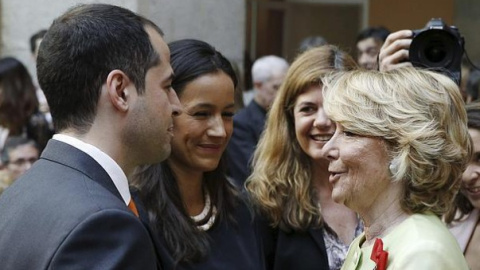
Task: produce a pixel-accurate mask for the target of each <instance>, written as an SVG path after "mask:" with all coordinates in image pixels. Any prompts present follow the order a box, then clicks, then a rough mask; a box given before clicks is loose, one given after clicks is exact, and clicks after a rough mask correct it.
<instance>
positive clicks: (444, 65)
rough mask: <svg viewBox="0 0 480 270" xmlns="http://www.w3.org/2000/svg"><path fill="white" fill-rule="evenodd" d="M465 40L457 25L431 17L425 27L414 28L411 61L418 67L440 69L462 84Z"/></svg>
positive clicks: (410, 52) (410, 51)
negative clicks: (461, 72) (447, 23)
mask: <svg viewBox="0 0 480 270" xmlns="http://www.w3.org/2000/svg"><path fill="white" fill-rule="evenodd" d="M464 44H465V41H464V39H463V37H462V36H461V35H460V32H459V31H458V29H457V28H456V27H455V26H448V25H446V24H445V23H444V22H443V20H442V19H431V20H430V21H429V22H428V23H427V25H426V26H425V28H423V29H419V30H413V39H412V43H411V44H410V50H409V54H410V62H411V63H412V64H413V65H414V66H416V67H423V68H428V69H432V70H435V71H439V72H441V73H443V74H445V75H447V76H449V77H450V78H451V79H452V80H454V81H455V82H456V83H457V84H458V85H460V77H461V74H460V68H461V63H462V56H463V51H464Z"/></svg>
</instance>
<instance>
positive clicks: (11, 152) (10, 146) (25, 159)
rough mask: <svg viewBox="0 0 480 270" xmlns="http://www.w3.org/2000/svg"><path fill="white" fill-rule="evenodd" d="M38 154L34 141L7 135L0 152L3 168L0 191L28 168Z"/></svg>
mask: <svg viewBox="0 0 480 270" xmlns="http://www.w3.org/2000/svg"><path fill="white" fill-rule="evenodd" d="M39 155H40V151H39V149H38V145H37V144H36V143H35V141H33V140H31V139H28V138H25V137H21V136H13V137H9V138H8V139H7V140H6V142H5V146H4V148H3V150H2V153H1V159H2V165H3V170H2V173H1V174H0V175H1V176H0V181H1V183H0V193H1V190H3V189H5V188H7V187H8V186H10V185H11V184H12V183H13V182H14V181H15V180H16V179H17V178H18V177H20V176H21V175H22V174H24V173H25V172H26V171H27V170H28V169H30V167H31V166H32V164H33V163H34V162H35V161H37V159H38V157H39Z"/></svg>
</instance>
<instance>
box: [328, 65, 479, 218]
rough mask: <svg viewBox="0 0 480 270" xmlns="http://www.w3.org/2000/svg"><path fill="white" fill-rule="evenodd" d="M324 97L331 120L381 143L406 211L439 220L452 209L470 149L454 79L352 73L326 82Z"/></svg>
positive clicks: (409, 71) (406, 72) (408, 71)
mask: <svg viewBox="0 0 480 270" xmlns="http://www.w3.org/2000/svg"><path fill="white" fill-rule="evenodd" d="M323 94H324V108H325V111H326V112H327V115H328V116H329V117H330V118H331V119H332V120H333V121H335V122H337V123H339V124H341V125H342V126H344V127H345V128H346V129H348V130H350V131H352V132H354V133H356V134H359V135H365V136H375V137H382V138H384V139H385V141H386V142H387V145H388V148H389V150H390V155H391V163H390V164H391V166H390V168H391V172H392V181H402V182H403V186H404V188H403V196H402V200H401V206H402V208H403V209H404V210H405V211H407V212H409V213H422V212H425V211H431V212H433V213H435V214H436V215H438V216H441V215H442V214H444V213H445V212H446V211H447V210H448V209H449V208H450V207H451V206H452V205H453V199H454V197H455V195H456V194H457V192H458V189H459V186H460V179H461V176H462V172H463V171H464V170H465V168H466V165H467V163H468V161H469V160H470V157H471V155H472V144H471V141H470V138H469V134H468V128H467V115H466V112H465V108H464V102H463V99H462V96H461V94H460V90H459V88H458V86H457V85H456V84H455V83H454V82H453V81H452V80H450V79H449V78H448V77H446V76H444V75H441V74H439V73H436V72H432V71H428V70H419V69H415V68H401V69H396V70H392V71H387V72H378V71H353V72H349V73H343V74H337V75H334V76H331V77H330V78H328V79H327V82H325V90H324V92H323Z"/></svg>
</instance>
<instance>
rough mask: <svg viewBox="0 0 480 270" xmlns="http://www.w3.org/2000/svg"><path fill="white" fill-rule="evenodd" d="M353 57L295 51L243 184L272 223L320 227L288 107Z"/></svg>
mask: <svg viewBox="0 0 480 270" xmlns="http://www.w3.org/2000/svg"><path fill="white" fill-rule="evenodd" d="M356 67H357V65H356V63H355V61H354V60H353V59H352V58H351V57H350V56H349V55H348V54H346V53H345V52H343V51H341V50H340V49H338V48H337V47H335V46H332V45H325V46H321V47H317V48H313V49H310V50H307V51H306V52H304V53H302V54H300V55H299V56H298V57H297V59H295V61H294V62H293V63H292V65H291V67H290V68H289V70H288V72H287V75H286V78H285V81H284V82H283V84H282V86H281V87H280V89H279V92H278V94H277V97H276V98H275V101H274V102H273V104H272V107H271V109H270V111H269V113H268V118H267V121H266V127H265V130H264V132H263V134H262V137H261V138H260V141H259V143H258V145H257V148H256V150H255V153H254V156H253V162H252V166H253V172H252V174H251V175H250V177H249V178H248V179H247V182H246V188H247V191H248V192H249V194H250V197H251V199H252V200H253V202H254V204H255V205H256V206H257V207H258V208H259V210H260V211H261V212H262V214H265V215H267V217H268V218H269V220H270V222H271V224H272V226H274V227H277V226H280V228H282V229H294V230H306V229H307V228H308V227H310V226H312V225H313V226H317V225H318V226H319V225H321V222H322V218H321V212H320V209H319V207H318V203H317V199H316V198H315V195H314V192H313V186H312V164H311V160H310V158H309V157H308V156H307V155H306V154H305V153H304V152H303V151H302V149H301V148H300V145H299V144H298V141H297V139H296V136H295V126H294V125H295V123H294V118H293V106H294V104H295V101H296V99H297V97H298V96H299V95H300V94H301V93H303V92H304V91H305V90H306V89H307V88H308V87H310V86H312V85H321V83H322V82H321V80H322V78H323V77H324V76H326V75H327V74H329V73H331V72H333V71H340V70H352V69H355V68H356Z"/></svg>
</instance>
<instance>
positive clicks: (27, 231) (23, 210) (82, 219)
mask: <svg viewBox="0 0 480 270" xmlns="http://www.w3.org/2000/svg"><path fill="white" fill-rule="evenodd" d="M0 232H1V233H0V250H1V252H0V265H1V269H102V270H103V269H156V268H157V261H156V260H157V258H156V254H155V247H154V245H153V243H152V240H151V237H150V235H149V232H148V230H147V228H146V227H145V225H144V224H142V222H141V221H140V220H139V219H138V218H137V217H136V216H135V215H134V214H133V213H132V212H131V211H130V210H129V209H128V208H127V206H126V205H125V202H124V201H123V200H122V198H121V196H120V194H119V192H118V191H117V189H116V188H115V186H114V184H113V182H112V180H111V179H110V177H109V176H108V174H107V173H106V172H105V170H104V169H103V168H102V167H101V166H100V165H99V164H98V163H97V162H96V161H95V160H94V159H93V158H91V157H90V156H88V155H87V154H85V153H84V152H82V151H80V150H78V149H76V148H74V147H72V146H70V145H68V144H65V143H62V142H59V141H55V140H50V142H49V143H48V145H47V147H46V149H45V151H44V152H43V153H42V156H41V158H40V160H39V161H37V162H36V163H35V164H34V165H33V167H32V168H31V169H30V170H29V171H28V172H26V173H25V174H24V176H23V177H21V178H20V179H18V180H17V181H16V182H15V183H14V184H13V185H12V186H11V187H9V188H7V189H6V190H5V192H4V193H3V194H2V196H0Z"/></svg>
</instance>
